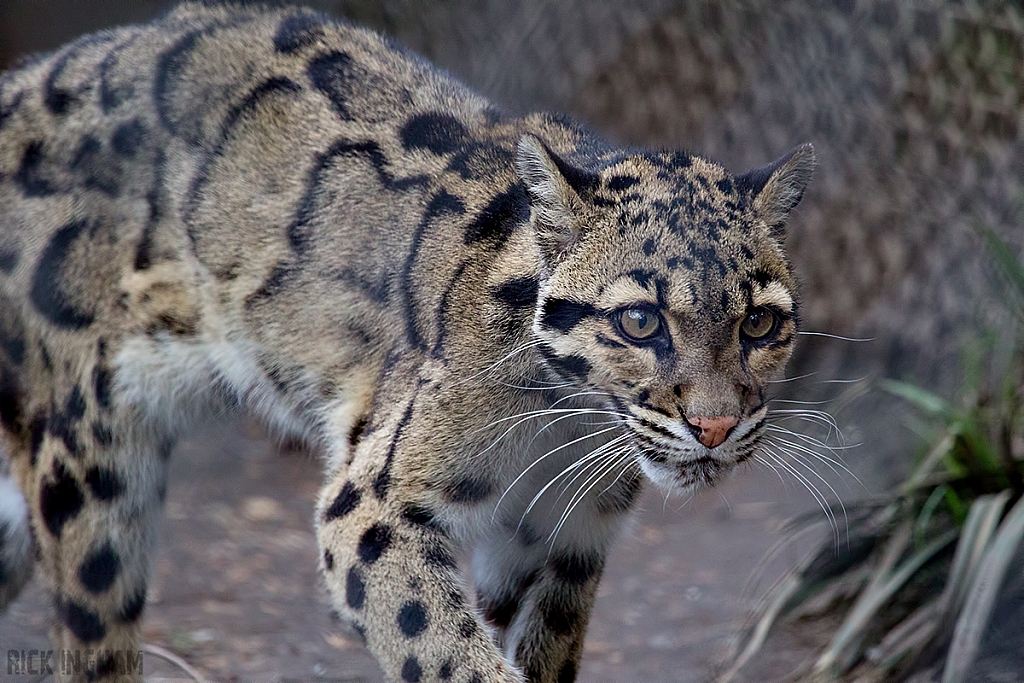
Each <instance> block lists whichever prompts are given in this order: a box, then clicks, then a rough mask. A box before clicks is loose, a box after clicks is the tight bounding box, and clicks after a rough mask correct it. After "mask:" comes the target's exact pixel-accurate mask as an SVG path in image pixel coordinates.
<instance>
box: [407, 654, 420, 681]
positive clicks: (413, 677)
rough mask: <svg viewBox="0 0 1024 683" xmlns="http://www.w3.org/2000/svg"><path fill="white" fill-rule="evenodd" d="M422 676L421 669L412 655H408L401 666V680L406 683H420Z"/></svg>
mask: <svg viewBox="0 0 1024 683" xmlns="http://www.w3.org/2000/svg"><path fill="white" fill-rule="evenodd" d="M422 675H423V667H421V666H420V663H419V661H418V660H417V659H416V657H415V656H414V655H409V656H408V657H407V658H406V660H405V663H404V664H402V680H403V681H407V682H408V683H420V676H422Z"/></svg>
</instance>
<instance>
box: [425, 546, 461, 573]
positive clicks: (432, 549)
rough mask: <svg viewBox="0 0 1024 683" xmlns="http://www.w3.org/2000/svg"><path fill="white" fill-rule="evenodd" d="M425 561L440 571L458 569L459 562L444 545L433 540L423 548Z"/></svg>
mask: <svg viewBox="0 0 1024 683" xmlns="http://www.w3.org/2000/svg"><path fill="white" fill-rule="evenodd" d="M423 561H424V562H426V563H427V564H428V565H430V566H431V567H437V568H438V569H456V568H457V567H458V562H456V561H455V556H454V555H452V553H451V551H450V550H449V549H448V546H446V545H445V544H444V543H441V542H440V541H437V540H431V541H428V542H427V543H426V545H425V546H424V548H423Z"/></svg>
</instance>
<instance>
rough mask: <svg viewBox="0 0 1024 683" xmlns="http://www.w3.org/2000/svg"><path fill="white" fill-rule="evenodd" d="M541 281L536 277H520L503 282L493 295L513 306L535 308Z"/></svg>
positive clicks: (492, 292) (494, 290)
mask: <svg viewBox="0 0 1024 683" xmlns="http://www.w3.org/2000/svg"><path fill="white" fill-rule="evenodd" d="M539 288H540V283H539V282H538V281H537V278H535V277H519V278H516V279H514V280H508V281H507V282H503V283H501V284H500V285H498V286H497V287H495V288H494V289H493V290H491V296H493V297H494V298H495V299H497V300H498V301H500V302H502V303H503V304H505V305H507V306H510V307H512V308H529V309H533V307H534V306H536V305H537V291H538V290H539Z"/></svg>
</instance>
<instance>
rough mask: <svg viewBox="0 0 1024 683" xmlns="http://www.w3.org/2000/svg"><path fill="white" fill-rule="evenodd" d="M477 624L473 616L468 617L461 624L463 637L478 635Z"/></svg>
mask: <svg viewBox="0 0 1024 683" xmlns="http://www.w3.org/2000/svg"><path fill="white" fill-rule="evenodd" d="M476 630H477V624H476V619H474V618H473V617H466V618H465V619H463V620H462V622H461V623H460V624H459V635H460V636H462V637H463V638H472V637H473V636H474V635H476Z"/></svg>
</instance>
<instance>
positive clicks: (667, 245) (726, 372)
mask: <svg viewBox="0 0 1024 683" xmlns="http://www.w3.org/2000/svg"><path fill="white" fill-rule="evenodd" d="M594 159H595V158H591V159H590V160H587V159H585V158H582V159H581V158H579V157H573V156H571V155H569V154H565V155H563V156H559V155H558V154H556V153H555V152H553V151H552V150H551V149H550V148H549V147H548V146H547V145H546V144H545V143H544V142H542V141H541V140H540V139H539V138H537V137H533V136H526V137H524V138H523V139H522V140H521V141H520V144H519V149H518V155H517V169H518V173H519V177H520V180H521V182H522V183H523V185H524V186H525V187H526V189H527V193H528V195H529V197H530V202H531V209H532V210H531V225H532V226H533V229H534V231H535V232H534V234H535V236H536V240H537V244H538V247H539V249H540V251H541V254H542V257H543V263H544V269H543V273H542V276H541V286H540V296H539V299H538V305H537V310H536V313H535V316H534V321H533V328H532V330H533V334H534V336H535V337H536V338H537V340H538V342H539V348H540V350H541V356H542V358H543V359H544V363H545V364H546V366H547V367H548V368H549V369H550V371H551V372H553V373H554V374H556V375H557V376H559V377H560V378H561V379H562V380H564V381H565V382H566V383H572V385H573V386H574V387H579V391H580V392H586V393H588V395H589V396H591V397H593V398H596V400H597V401H598V402H599V403H601V404H602V408H603V409H605V410H608V411H609V412H611V413H614V416H615V418H616V419H619V420H621V421H622V423H623V424H624V426H625V427H626V431H627V435H626V437H625V438H626V440H627V441H628V443H629V444H630V445H631V446H632V449H631V450H632V452H633V453H635V455H636V458H637V461H638V462H639V464H640V466H641V467H642V469H643V470H644V471H645V472H646V474H647V475H648V476H649V477H650V478H651V479H652V480H653V481H654V482H655V483H656V484H658V485H660V486H662V487H665V488H668V489H671V490H676V491H680V490H688V489H692V488H693V487H695V486H700V485H709V484H712V483H714V482H715V481H716V479H717V478H718V477H719V476H721V475H722V474H723V473H725V472H727V471H729V470H731V469H732V468H733V467H734V466H735V465H736V464H737V463H740V462H742V461H744V460H746V459H748V458H750V457H751V456H752V454H753V453H754V452H755V448H756V447H757V445H758V440H759V439H760V438H761V436H762V435H763V434H764V430H765V425H766V420H767V414H768V410H767V407H766V404H765V389H766V386H767V384H768V382H769V381H770V380H772V379H775V378H777V377H778V376H779V375H780V374H781V372H782V370H783V368H784V365H785V363H786V361H787V360H788V358H789V357H790V355H791V353H792V351H793V345H794V342H795V340H796V333H797V321H798V314H797V294H796V283H795V280H794V277H793V273H792V269H791V267H790V264H789V262H788V260H787V258H786V255H785V251H784V247H783V228H784V225H785V223H786V221H787V219H788V216H789V213H790V211H791V210H792V209H793V208H794V207H795V206H796V205H797V203H798V202H799V201H800V199H801V197H802V195H803V192H804V189H805V187H806V186H807V183H808V182H809V180H810V177H811V173H812V169H813V166H814V152H813V149H812V148H811V146H810V145H803V146H800V147H797V148H796V149H795V150H793V151H792V152H790V153H789V154H787V155H785V156H784V157H782V158H781V159H778V160H777V161H775V162H773V163H771V164H768V165H767V166H764V167H762V168H758V169H756V170H753V171H751V172H749V173H746V174H743V175H732V174H730V173H729V172H728V171H726V170H725V169H724V168H723V167H722V166H720V165H718V164H716V163H714V162H711V161H709V160H707V159H704V158H701V157H698V156H693V155H688V154H684V153H648V152H637V153H632V152H619V153H614V154H604V155H603V156H599V157H596V159H597V160H596V161H595V160H594Z"/></svg>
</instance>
